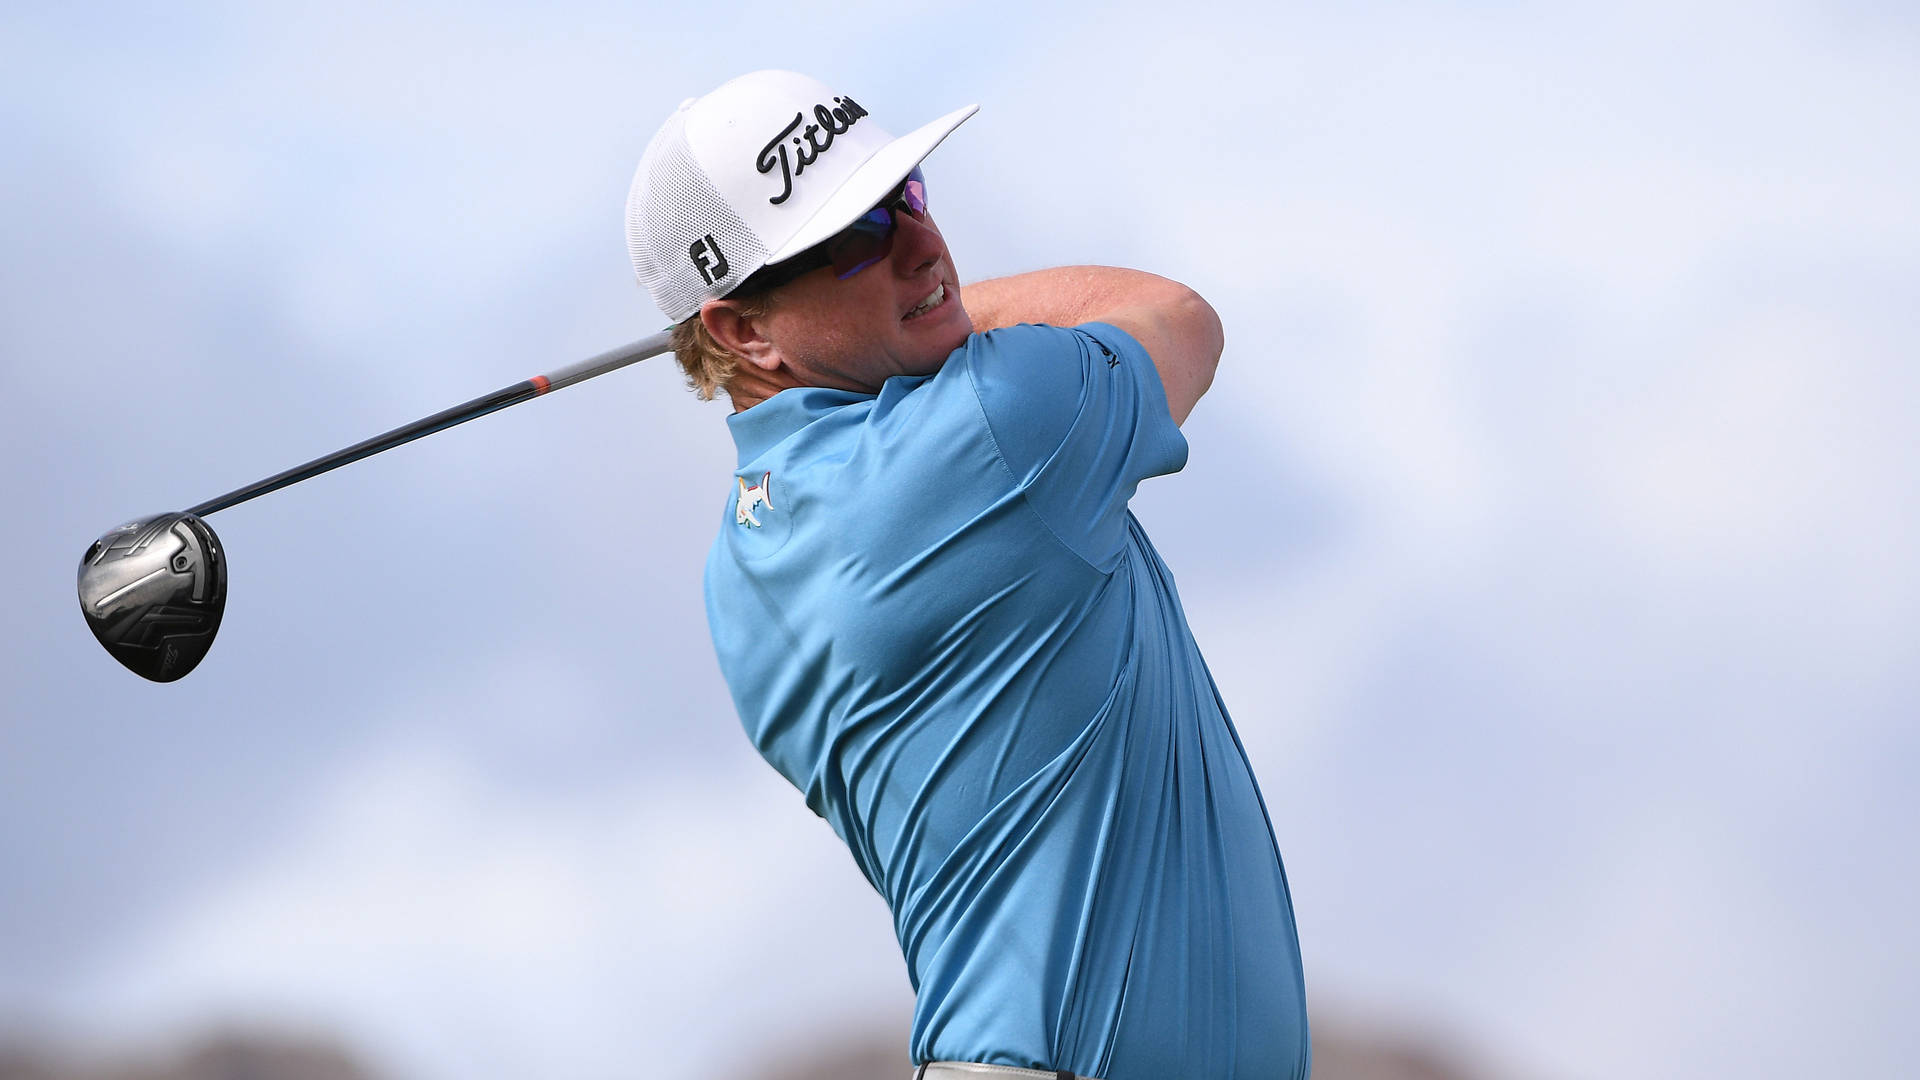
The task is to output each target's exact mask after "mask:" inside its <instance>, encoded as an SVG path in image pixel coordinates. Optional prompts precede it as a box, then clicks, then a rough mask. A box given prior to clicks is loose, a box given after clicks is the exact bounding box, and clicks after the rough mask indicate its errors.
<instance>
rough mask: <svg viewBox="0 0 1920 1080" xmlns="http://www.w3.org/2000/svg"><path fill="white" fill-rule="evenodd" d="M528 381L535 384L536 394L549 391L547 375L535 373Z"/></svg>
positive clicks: (534, 390)
mask: <svg viewBox="0 0 1920 1080" xmlns="http://www.w3.org/2000/svg"><path fill="white" fill-rule="evenodd" d="M527 381H528V382H530V383H532V384H533V392H534V394H535V395H539V394H544V393H546V392H547V377H546V376H545V375H535V376H534V377H533V378H531V379H528V380H527Z"/></svg>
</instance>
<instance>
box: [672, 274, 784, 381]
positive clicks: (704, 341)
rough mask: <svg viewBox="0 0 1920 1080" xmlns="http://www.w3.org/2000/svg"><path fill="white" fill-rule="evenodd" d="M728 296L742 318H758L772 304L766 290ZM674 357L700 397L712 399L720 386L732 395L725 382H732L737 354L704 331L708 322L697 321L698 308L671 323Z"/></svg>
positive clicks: (771, 299) (738, 358)
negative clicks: (750, 294)
mask: <svg viewBox="0 0 1920 1080" xmlns="http://www.w3.org/2000/svg"><path fill="white" fill-rule="evenodd" d="M729 299H732V300H733V302H734V304H735V306H736V308H737V310H738V311H739V313H740V317H741V318H743V319H757V318H760V317H761V316H762V315H765V314H766V313H767V312H768V311H769V310H771V309H772V307H773V297H772V295H771V294H769V293H760V294H758V295H754V296H744V297H737V298H734V297H730V298H729ZM673 358H674V359H675V360H678V361H680V370H681V371H683V372H685V373H686V376H687V386H688V387H689V388H690V389H692V391H693V395H694V396H695V397H697V398H699V399H700V400H701V401H712V400H713V395H714V394H715V393H716V392H718V391H721V390H726V391H727V392H728V394H729V395H731V393H732V391H731V389H730V388H729V386H728V384H729V383H731V382H733V375H734V372H735V371H737V370H739V365H740V357H739V356H737V355H735V354H734V353H733V352H731V351H729V350H728V349H727V347H726V346H724V345H722V344H720V343H719V342H718V341H715V340H714V339H713V335H712V334H710V333H708V332H707V325H706V324H705V323H703V322H701V321H700V313H699V312H697V311H696V312H694V313H693V314H692V315H689V316H688V317H686V318H685V319H682V320H680V321H679V322H678V323H676V324H674V327H673Z"/></svg>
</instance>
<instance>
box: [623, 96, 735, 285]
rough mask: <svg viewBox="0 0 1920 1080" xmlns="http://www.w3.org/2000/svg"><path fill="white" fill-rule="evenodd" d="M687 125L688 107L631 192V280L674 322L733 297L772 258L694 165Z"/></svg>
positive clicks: (657, 142) (655, 144) (650, 148)
mask: <svg viewBox="0 0 1920 1080" xmlns="http://www.w3.org/2000/svg"><path fill="white" fill-rule="evenodd" d="M685 128H686V109H685V108H684V107H683V108H682V109H681V110H680V111H678V112H676V113H674V114H673V116H672V117H670V118H669V119H668V120H667V122H666V124H665V125H663V126H662V127H661V129H660V131H659V132H658V133H657V134H655V135H654V137H653V141H652V142H651V143H649V144H648V145H647V150H646V153H645V154H643V155H642V156H641V158H640V167H639V168H638V169H637V170H636V171H635V172H634V177H633V187H632V189H631V190H630V191H629V192H628V194H627V253H628V254H629V255H630V256H632V258H633V272H634V276H635V277H637V278H639V280H640V284H641V285H642V286H644V287H645V288H646V290H647V292H648V293H650V294H651V295H652V296H653V302H654V303H655V304H658V305H659V306H660V310H661V311H663V312H665V313H666V316H667V318H668V319H669V320H670V321H672V322H679V321H680V320H682V319H685V318H686V317H687V316H689V315H691V314H693V313H694V312H696V311H698V310H700V305H701V303H702V302H704V301H706V300H708V299H711V298H714V297H720V296H725V295H726V294H727V293H729V292H731V291H732V290H733V289H734V288H735V287H737V286H738V285H739V284H740V283H741V282H742V281H745V280H746V279H747V275H749V274H751V273H753V272H754V271H755V270H758V269H759V268H760V267H762V266H764V265H765V264H766V261H767V254H768V249H767V246H766V245H765V244H764V243H762V242H761V240H760V238H759V237H757V236H755V235H754V234H753V230H751V229H749V228H748V227H747V225H746V224H745V223H744V222H742V221H741V220H740V216H739V215H738V214H736V213H734V211H733V208H732V207H731V206H729V205H728V204H727V201H726V199H725V198H723V197H722V196H721V195H720V192H719V191H718V190H717V189H716V188H715V187H714V185H713V182H712V181H711V180H709V179H708V177H707V174H706V171H705V170H704V169H702V168H701V167H700V163H699V162H697V161H695V160H694V157H693V155H692V153H691V152H689V150H688V148H687V139H686V135H685Z"/></svg>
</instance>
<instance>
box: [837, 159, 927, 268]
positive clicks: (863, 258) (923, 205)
mask: <svg viewBox="0 0 1920 1080" xmlns="http://www.w3.org/2000/svg"><path fill="white" fill-rule="evenodd" d="M901 204H905V205H906V208H907V212H908V213H911V214H916V215H918V214H924V213H926V212H927V181H926V178H925V177H924V176H922V175H920V170H919V168H917V167H916V168H915V169H914V170H913V171H912V172H910V173H908V174H907V178H906V179H905V180H902V181H901V182H900V194H899V195H897V196H894V197H893V198H891V199H888V200H887V201H886V202H885V203H883V204H881V205H879V206H876V207H874V208H873V209H871V210H869V211H867V212H866V213H864V214H862V215H860V217H859V218H857V219H856V220H855V221H854V223H853V224H851V225H849V226H847V227H846V228H845V229H844V230H842V231H841V233H840V235H839V236H837V237H835V238H834V239H833V240H832V241H830V242H829V248H828V254H830V255H831V256H832V257H833V274H834V276H835V277H837V278H839V279H840V280H841V281H845V280H846V279H848V278H850V277H852V276H853V275H855V274H857V273H859V272H860V271H862V270H865V269H866V268H867V267H869V266H872V265H873V264H874V263H877V262H879V261H880V260H881V259H884V258H886V257H887V255H888V254H889V253H891V252H892V251H893V230H894V228H895V227H896V222H895V221H894V216H893V215H894V210H893V208H894V207H895V206H898V205H901Z"/></svg>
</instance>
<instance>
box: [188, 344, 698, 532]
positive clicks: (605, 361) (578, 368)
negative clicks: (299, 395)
mask: <svg viewBox="0 0 1920 1080" xmlns="http://www.w3.org/2000/svg"><path fill="white" fill-rule="evenodd" d="M671 338H672V333H671V331H668V330H662V331H660V332H659V333H657V334H654V335H652V336H650V337H644V338H641V339H640V340H639V341H636V342H634V343H632V344H631V345H623V346H621V347H620V348H617V349H609V350H608V351H606V352H603V353H601V354H600V355H598V356H591V357H588V358H587V359H585V360H582V361H580V362H579V363H575V364H569V365H567V366H566V367H563V368H558V369H556V370H555V371H553V372H551V373H549V374H546V375H535V376H534V377H533V378H531V379H528V380H526V381H525V382H519V383H515V384H513V385H512V386H509V387H505V388H504V389H500V390H495V391H494V392H493V393H491V394H486V395H483V396H481V397H477V398H474V399H473V400H472V401H469V402H467V403H465V404H463V405H455V406H454V407H453V408H451V409H445V410H442V411H440V412H437V413H434V414H433V415H432V416H427V417H422V418H421V419H419V420H415V421H414V422H413V423H411V424H407V425H404V426H402V427H397V428H394V429H393V430H392V431H389V432H387V433H386V434H384V435H375V436H374V437H373V438H371V439H368V440H366V441H364V442H357V443H354V444H353V445H352V446H349V447H347V448H346V449H345V450H336V451H334V452H333V453H331V454H328V455H327V456H326V457H322V458H315V459H314V460H312V461H309V462H307V463H306V464H305V465H296V466H294V467H293V468H291V469H288V470H287V471H286V472H283V473H276V474H275V475H273V476H269V477H267V478H266V479H265V480H260V481H257V482H255V483H252V484H248V485H247V486H246V487H243V488H239V489H237V490H235V491H229V492H227V493H226V494H225V495H222V496H220V497H219V498H217V499H208V500H207V501H206V502H203V503H201V504H200V505H198V506H195V507H193V508H191V509H189V510H188V511H187V513H189V514H192V515H194V516H195V517H206V516H207V515H208V514H211V513H214V512H216V511H219V510H225V509H226V508H227V507H229V506H237V505H238V504H240V503H243V502H246V501H247V500H248V499H255V498H259V497H260V496H262V495H265V494H267V493H268V492H270V491H278V490H280V489H281V488H283V487H286V486H288V485H290V484H297V483H299V482H300V481H302V480H309V479H312V478H313V477H316V476H319V475H320V474H321V473H324V472H331V471H332V470H334V469H337V468H339V467H340V466H342V465H349V464H352V463H353V462H356V461H359V460H360V459H361V458H365V457H372V456H373V455H375V454H378V453H381V452H383V451H386V450H391V449H393V448H394V447H396V446H399V445H401V444H402V443H410V442H412V441H413V440H415V439H418V438H421V437H423V436H427V435H431V434H433V433H434V432H436V431H445V430H446V429H448V428H450V427H453V426H454V425H456V424H464V423H466V422H467V421H469V420H472V419H475V418H477V417H481V416H485V415H487V414H488V413H491V412H499V411H500V410H501V409H504V408H506V407H508V406H510V405H518V404H520V403H521V402H523V401H525V400H527V399H528V398H535V397H539V396H540V395H542V394H549V393H552V392H553V391H555V390H558V389H560V388H561V387H563V386H572V385H573V384H574V383H578V382H585V381H587V380H588V379H591V378H594V377H596V376H599V375H605V374H606V373H607V372H609V371H614V370H617V369H619V368H623V367H626V366H627V365H628V364H632V363H637V362H639V361H641V360H645V359H646V358H647V357H649V356H657V355H659V354H660V353H663V352H666V351H667V349H668V348H669V342H670V341H671Z"/></svg>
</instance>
